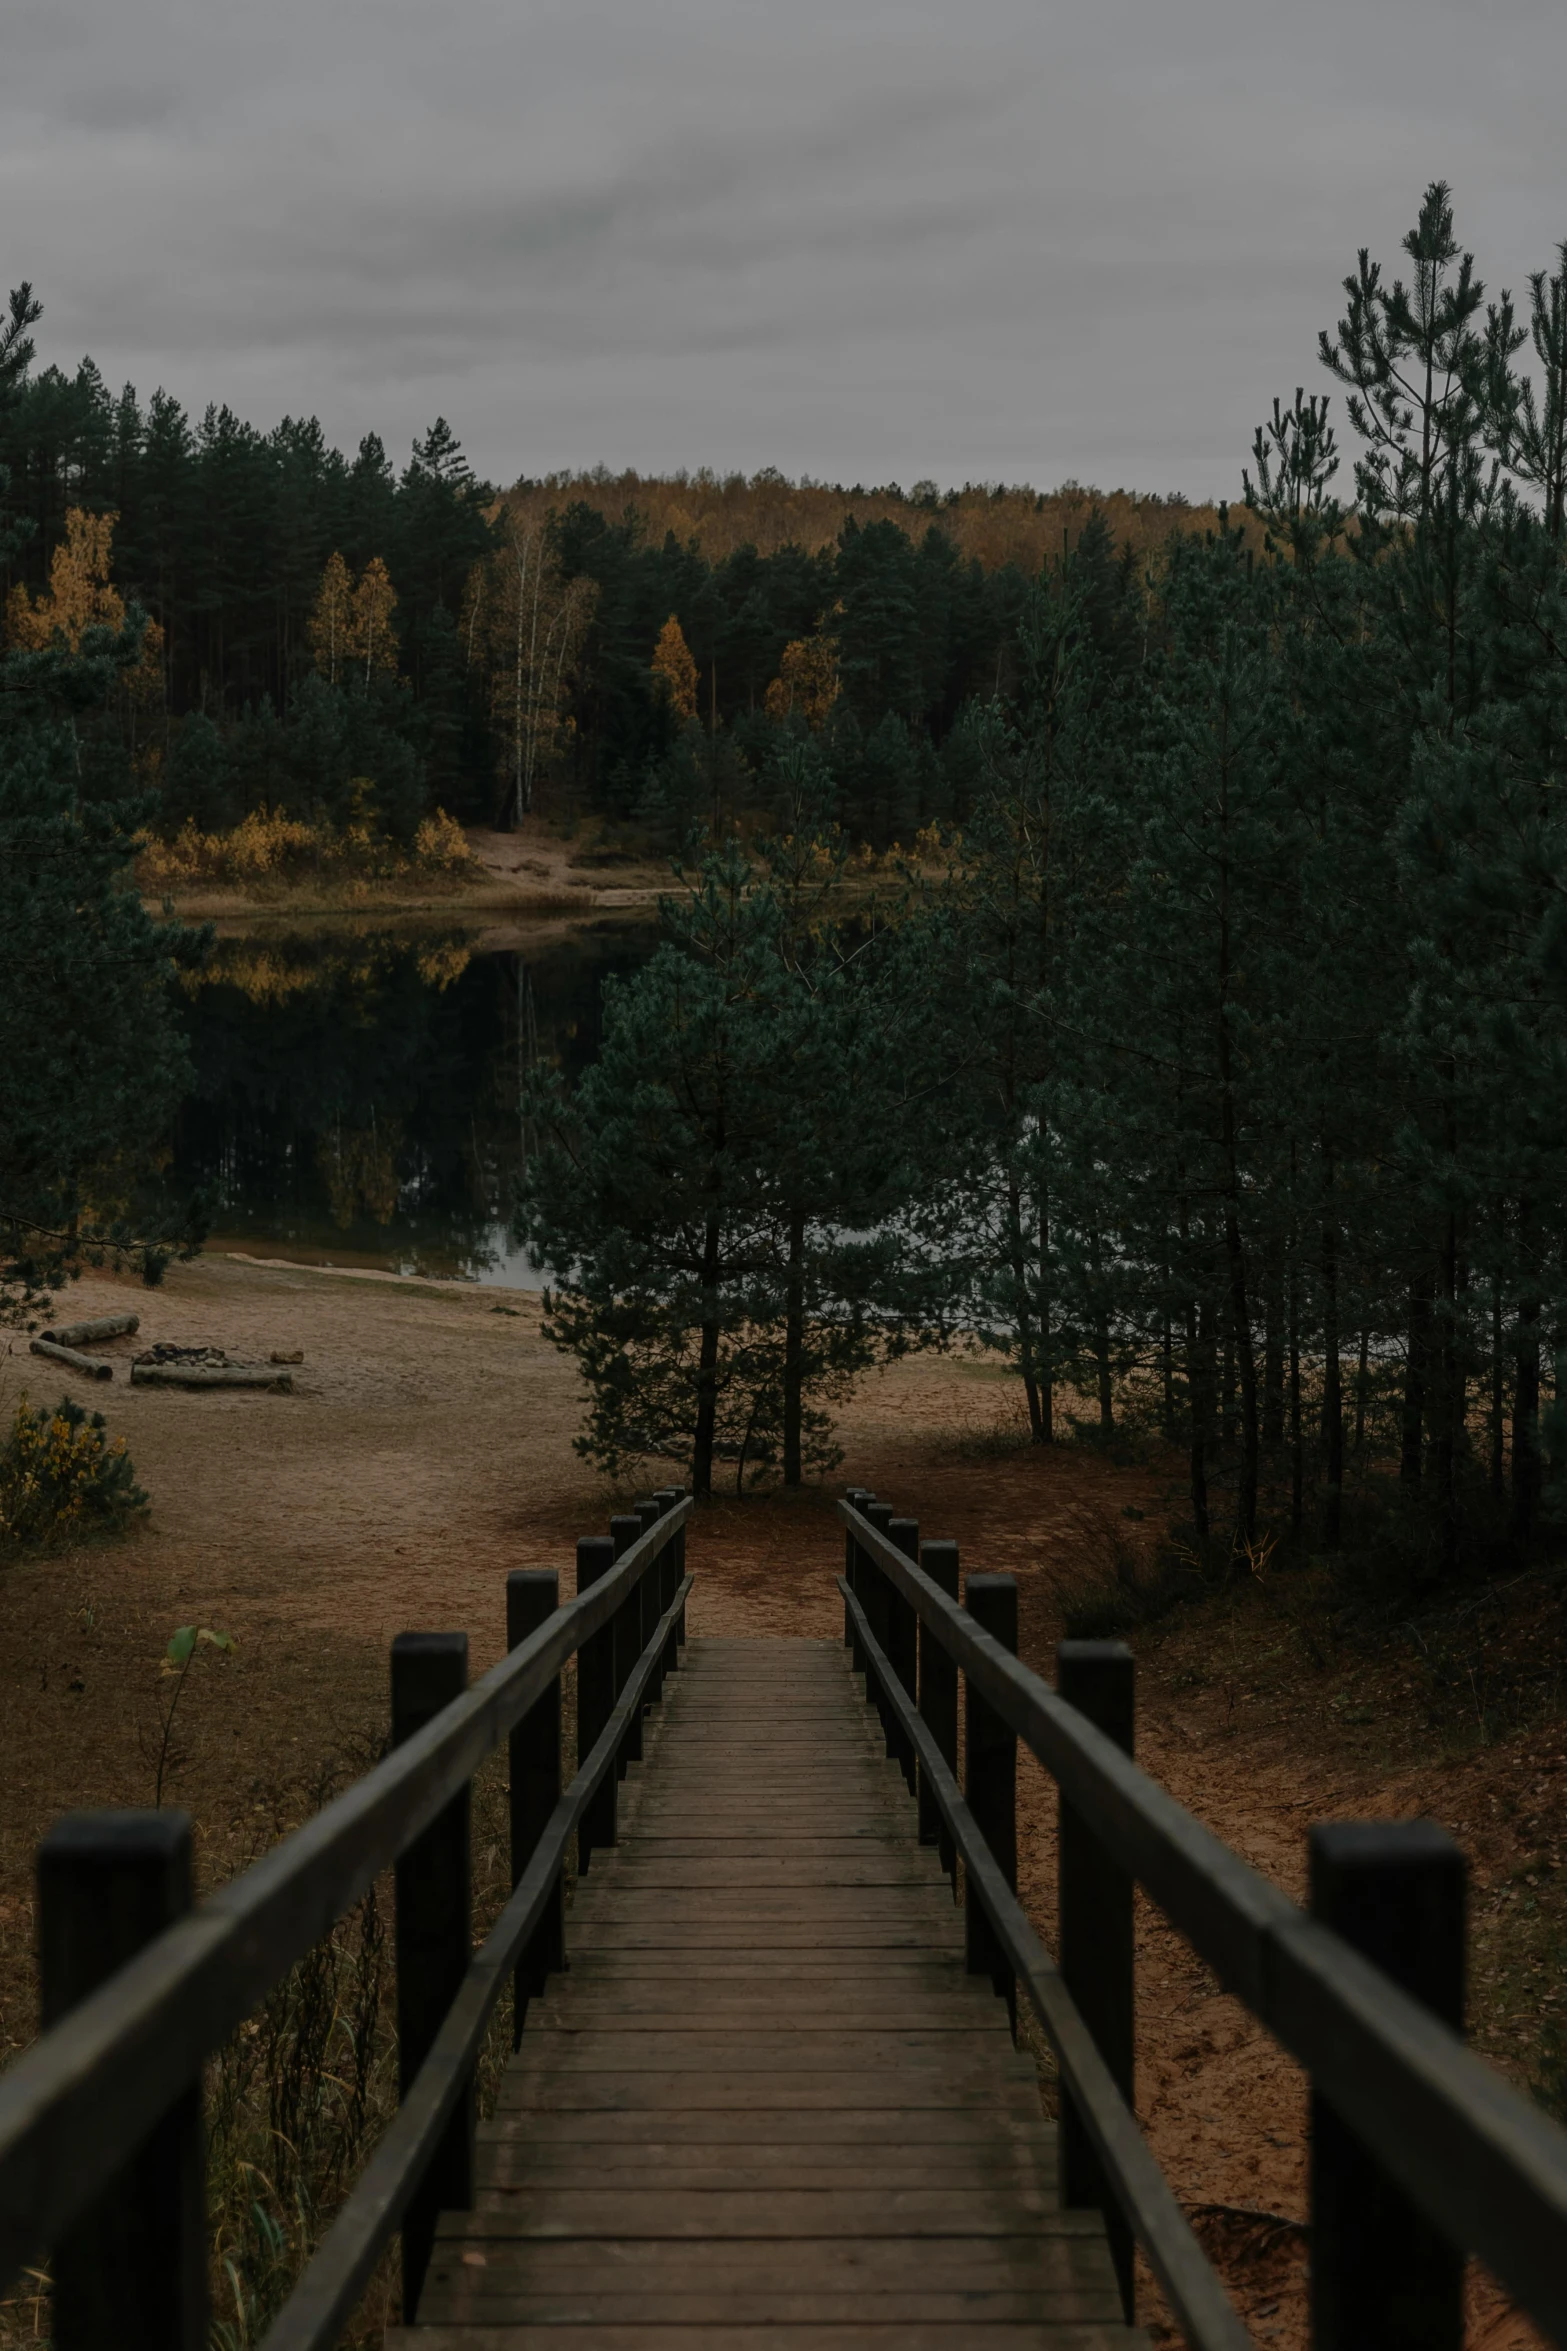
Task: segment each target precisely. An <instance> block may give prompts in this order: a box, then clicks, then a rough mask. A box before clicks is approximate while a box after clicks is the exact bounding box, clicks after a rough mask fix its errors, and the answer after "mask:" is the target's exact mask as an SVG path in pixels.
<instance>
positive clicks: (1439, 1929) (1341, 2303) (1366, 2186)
mask: <svg viewBox="0 0 1567 2351" xmlns="http://www.w3.org/2000/svg"><path fill="white" fill-rule="evenodd" d="M1310 1850H1311V1915H1312V1917H1313V1918H1315V1919H1318V1920H1320V1922H1321V1923H1322V1925H1323V1926H1326V1927H1331V1928H1332V1930H1333V1932H1334V1933H1335V1934H1337V1935H1342V1936H1343V1938H1344V1940H1345V1942H1346V1943H1350V1944H1352V1945H1353V1946H1354V1948H1355V1949H1356V1950H1357V1951H1359V1952H1360V1953H1361V1954H1362V1955H1363V1956H1364V1957H1365V1958H1367V1959H1369V1960H1370V1961H1371V1962H1372V1964H1373V1965H1374V1966H1376V1967H1379V1968H1380V1969H1381V1970H1382V1972H1383V1974H1384V1975H1388V1976H1391V1977H1392V1979H1393V1981H1394V1983H1396V1984H1398V1985H1399V1986H1400V1987H1401V1988H1402V1989H1403V1990H1404V1991H1406V1992H1408V1993H1410V1994H1411V1995H1412V1997H1413V1998H1414V1999H1416V2000H1419V2001H1420V2002H1422V2004H1423V2005H1424V2006H1425V2007H1427V2008H1429V2009H1431V2010H1432V2011H1433V2012H1434V2013H1435V2014H1436V2015H1437V2016H1439V2017H1440V2018H1441V2020H1442V2022H1443V2023H1444V2024H1445V2025H1450V2026H1451V2027H1452V2029H1453V2031H1454V2032H1457V2033H1461V2032H1462V2031H1463V2029H1464V1908H1465V1870H1464V1857H1463V1854H1462V1853H1461V1852H1460V1850H1459V1848H1458V1846H1457V1845H1456V1844H1455V1843H1454V1842H1453V1839H1452V1838H1451V1837H1450V1836H1449V1835H1448V1834H1447V1832H1446V1830H1445V1829H1441V1828H1439V1827H1438V1826H1437V1824H1436V1822H1435V1821H1429V1820H1412V1821H1333V1822H1331V1823H1328V1824H1325V1825H1320V1826H1318V1827H1316V1828H1313V1830H1312V1832H1311V1847H1310ZM1463 2339H1464V2256H1463V2252H1462V2250H1461V2249H1460V2248H1459V2247H1458V2246H1456V2245H1453V2244H1450V2243H1449V2242H1448V2240H1447V2239H1446V2238H1445V2237H1444V2236H1443V2235H1442V2234H1441V2232H1440V2231H1439V2230H1438V2229H1436V2228H1434V2227H1433V2226H1432V2224H1431V2223H1430V2221H1428V2220H1427V2219H1426V2218H1425V2216H1424V2214H1423V2213H1421V2212H1420V2211H1419V2209H1418V2208H1417V2207H1416V2205H1415V2204H1414V2203H1412V2202H1411V2200H1410V2198H1409V2197H1408V2196H1407V2195H1406V2194H1405V2192H1404V2190H1403V2189H1402V2188H1401V2187H1399V2186H1398V2184H1397V2183H1396V2182H1395V2181H1394V2180H1392V2179H1391V2178H1390V2177H1389V2176H1388V2174H1387V2173H1386V2172H1385V2171H1384V2170H1383V2168H1382V2166H1381V2165H1380V2164H1379V2163H1378V2162H1377V2160H1376V2158H1375V2156H1373V2155H1372V2154H1371V2152H1370V2150H1369V2149H1368V2148H1367V2147H1366V2146H1365V2145H1364V2143H1363V2142H1362V2141H1361V2139H1360V2138H1358V2137H1357V2135H1356V2134H1355V2132H1354V2131H1352V2130H1351V2129H1350V2128H1349V2126H1348V2124H1347V2123H1345V2122H1342V2121H1341V2120H1340V2118H1339V2116H1338V2115H1337V2114H1336V2113H1335V2112H1334V2110H1333V2108H1332V2107H1331V2106H1330V2105H1329V2104H1328V2102H1327V2100H1326V2099H1325V2098H1322V2097H1319V2096H1318V2095H1317V2094H1316V2093H1315V2092H1314V2093H1313V2095H1312V2100H1311V2340H1312V2343H1313V2345H1314V2347H1315V2351H1373V2346H1374V2351H1458V2347H1459V2346H1460V2345H1461V2344H1462V2342H1463Z"/></svg>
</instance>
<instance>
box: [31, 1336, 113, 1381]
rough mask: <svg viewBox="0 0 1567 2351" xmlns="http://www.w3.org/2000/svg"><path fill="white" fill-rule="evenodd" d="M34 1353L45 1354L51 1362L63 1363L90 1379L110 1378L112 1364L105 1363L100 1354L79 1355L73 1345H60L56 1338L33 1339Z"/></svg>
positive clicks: (111, 1376)
mask: <svg viewBox="0 0 1567 2351" xmlns="http://www.w3.org/2000/svg"><path fill="white" fill-rule="evenodd" d="M31 1352H32V1353H33V1354H34V1355H46V1356H47V1357H48V1358H49V1361H50V1362H51V1363H63V1364H64V1365H65V1366H66V1368H67V1369H68V1370H70V1371H79V1372H81V1373H82V1374H83V1375H84V1377H85V1378H87V1379H90V1380H112V1379H113V1377H114V1366H113V1364H112V1363H105V1361H104V1359H103V1357H102V1356H101V1355H79V1354H78V1353H77V1351H76V1349H75V1348H74V1347H62V1346H61V1344H60V1342H59V1340H58V1339H34V1340H33V1342H32V1346H31Z"/></svg>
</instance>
